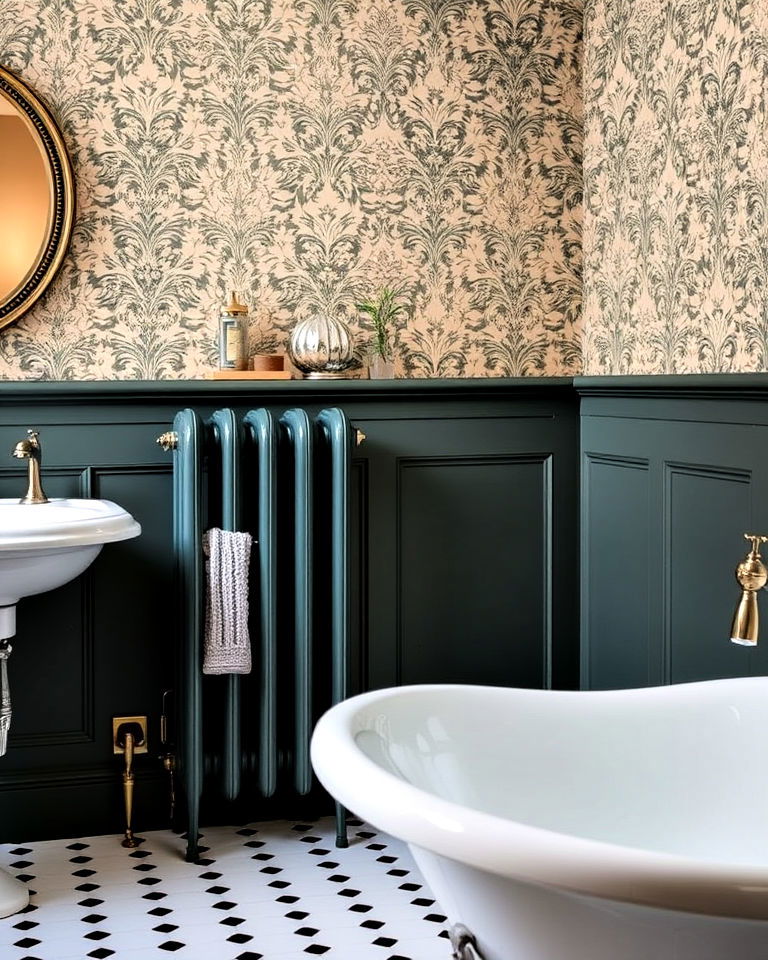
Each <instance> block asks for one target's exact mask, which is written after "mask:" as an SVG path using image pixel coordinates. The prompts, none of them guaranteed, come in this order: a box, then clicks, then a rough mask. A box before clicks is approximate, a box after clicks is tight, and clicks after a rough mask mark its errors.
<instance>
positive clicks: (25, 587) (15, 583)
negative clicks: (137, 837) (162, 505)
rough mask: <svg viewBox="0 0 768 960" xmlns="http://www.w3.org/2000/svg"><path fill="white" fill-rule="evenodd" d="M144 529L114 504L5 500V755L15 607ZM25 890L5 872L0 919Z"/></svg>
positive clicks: (0, 634) (0, 729) (1, 623)
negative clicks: (109, 545)
mask: <svg viewBox="0 0 768 960" xmlns="http://www.w3.org/2000/svg"><path fill="white" fill-rule="evenodd" d="M140 533H141V527H140V526H139V524H138V523H137V522H136V521H135V520H134V519H133V517H132V516H131V515H130V514H129V513H126V511H125V510H123V509H122V507H119V506H118V505H117V504H116V503H112V502H111V501H110V500H55V499H54V500H49V501H48V502H47V503H20V502H19V501H18V500H2V499H0V671H1V675H0V680H2V681H4V683H2V684H1V686H2V687H3V688H4V689H5V691H6V696H5V697H0V755H2V754H3V753H5V740H6V738H7V733H8V727H9V725H10V698H9V697H8V695H7V689H8V685H7V671H6V664H7V659H8V655H9V654H10V645H9V644H8V639H9V638H10V637H12V636H14V634H15V633H16V604H17V603H18V601H19V600H20V599H21V598H22V597H28V596H30V595H32V594H35V593H44V592H45V591H46V590H53V589H54V588H55V587H60V586H62V584H65V583H68V582H69V581H70V580H74V578H75V577H77V576H79V575H80V574H81V573H82V572H83V571H84V570H86V569H87V568H88V567H89V566H90V565H91V563H93V561H94V560H95V559H96V557H97V556H98V554H99V551H100V550H101V548H102V546H103V545H104V544H105V543H114V542H116V541H118V540H129V539H131V538H132V537H137V536H138V535H139V534H140ZM28 902H29V895H28V893H27V888H26V886H25V885H24V884H23V883H21V882H19V881H18V880H17V879H16V878H15V877H12V876H10V874H7V873H4V872H3V871H0V917H7V916H10V915H11V914H12V913H17V912H18V911H19V910H23V909H24V907H25V906H26V905H27V903H28Z"/></svg>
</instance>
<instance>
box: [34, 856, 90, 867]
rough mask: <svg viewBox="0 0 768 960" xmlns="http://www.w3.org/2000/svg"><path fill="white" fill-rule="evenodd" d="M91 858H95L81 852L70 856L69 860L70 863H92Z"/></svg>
mask: <svg viewBox="0 0 768 960" xmlns="http://www.w3.org/2000/svg"><path fill="white" fill-rule="evenodd" d="M91 860H93V857H86V856H84V855H83V854H81V855H80V856H79V857H70V858H69V862H70V863H90V862H91ZM25 866H26V864H25Z"/></svg>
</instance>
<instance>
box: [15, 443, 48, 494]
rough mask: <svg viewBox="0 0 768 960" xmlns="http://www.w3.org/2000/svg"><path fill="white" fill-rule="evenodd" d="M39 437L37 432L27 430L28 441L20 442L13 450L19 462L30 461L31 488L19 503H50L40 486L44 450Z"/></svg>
mask: <svg viewBox="0 0 768 960" xmlns="http://www.w3.org/2000/svg"><path fill="white" fill-rule="evenodd" d="M39 437H40V434H39V433H38V432H37V430H27V439H26V440H19V442H18V443H17V444H16V446H15V447H14V448H13V456H14V457H16V459H17V460H29V487H28V489H27V495H26V496H25V497H22V498H21V500H19V503H48V497H46V495H45V493H44V492H43V488H42V486H41V484H40V464H41V462H42V459H43V449H42V447H41V446H40V440H39Z"/></svg>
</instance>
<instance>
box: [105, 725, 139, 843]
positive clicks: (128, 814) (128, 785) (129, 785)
mask: <svg viewBox="0 0 768 960" xmlns="http://www.w3.org/2000/svg"><path fill="white" fill-rule="evenodd" d="M112 747H113V750H114V752H115V753H122V754H124V756H125V767H124V769H123V802H124V804H125V836H124V837H123V839H122V841H121V843H120V845H121V846H123V847H127V848H132V847H138V845H139V843H140V842H141V840H140V838H137V837H135V836H134V834H133V784H134V774H133V758H134V756H135V755H136V754H137V753H146V752H147V718H146V717H113V718H112Z"/></svg>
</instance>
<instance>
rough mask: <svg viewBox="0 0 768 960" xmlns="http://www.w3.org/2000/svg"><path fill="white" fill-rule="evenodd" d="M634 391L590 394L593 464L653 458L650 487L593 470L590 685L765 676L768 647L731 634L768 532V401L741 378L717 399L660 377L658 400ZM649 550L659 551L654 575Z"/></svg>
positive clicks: (588, 492)
mask: <svg viewBox="0 0 768 960" xmlns="http://www.w3.org/2000/svg"><path fill="white" fill-rule="evenodd" d="M707 379H708V380H710V381H711V380H712V378H707ZM758 385H759V384H755V385H753V386H754V387H755V389H756V388H757V386H758ZM630 386H631V389H632V391H633V395H632V396H617V395H616V392H617V391H619V390H622V391H625V392H626V391H627V390H628V389H629V387H628V386H627V385H626V384H624V385H618V384H617V385H616V386H615V389H614V390H606V391H605V392H604V393H600V395H598V394H599V391H598V390H597V389H596V388H592V393H593V394H594V395H590V396H589V397H588V398H586V399H585V400H584V401H583V416H582V431H581V434H582V435H581V445H582V451H583V456H584V458H585V459H591V460H593V461H594V460H596V459H597V460H601V461H602V462H604V463H607V462H611V461H614V462H615V461H617V460H621V459H625V460H642V461H644V462H647V471H646V473H645V480H646V482H645V483H642V484H641V483H640V482H639V480H638V479H637V475H636V479H635V480H634V481H633V480H631V479H630V477H629V474H627V473H626V471H625V475H624V481H623V482H622V481H621V480H620V479H619V478H618V476H617V474H618V471H617V470H616V471H614V477H613V479H612V481H610V482H609V483H608V484H607V485H606V483H605V481H604V471H603V473H602V474H601V471H599V470H597V471H596V470H595V469H594V467H592V468H591V469H587V468H585V473H584V491H583V498H582V529H583V531H584V544H583V548H584V552H585V556H586V557H587V558H588V559H587V561H586V562H585V564H584V581H583V584H582V616H583V631H582V653H583V660H584V662H585V663H586V664H589V668H590V669H589V672H586V671H585V674H584V677H583V683H584V685H585V686H601V687H606V686H616V687H624V686H641V685H644V684H649V683H650V684H653V683H669V682H680V681H688V680H705V679H713V678H717V677H726V676H743V675H750V674H754V673H761V674H762V673H766V672H768V642H765V641H764V642H763V643H761V644H760V645H759V646H758V647H757V648H755V649H750V648H747V647H739V646H735V645H733V644H731V643H729V637H728V632H729V627H730V621H731V617H732V614H733V609H734V606H735V603H736V600H737V597H738V590H737V587H736V584H735V581H734V577H733V570H734V567H735V565H736V563H737V562H738V561H739V560H740V559H741V558H742V557H743V555H744V553H745V544H744V541H743V539H742V533H744V532H746V531H747V530H748V529H749V528H754V529H756V530H757V531H760V532H762V531H763V530H764V529H768V502H766V499H765V497H764V495H763V491H764V490H766V489H768V486H766V484H768V424H766V422H765V414H766V405H765V404H762V403H756V402H754V399H753V400H751V401H749V402H745V401H744V392H745V389H746V388H745V387H742V386H741V385H739V384H733V382H732V380H730V379H729V380H728V382H727V383H724V384H723V386H722V388H721V389H722V396H721V399H720V400H718V401H716V400H713V399H711V398H710V397H707V398H706V399H702V400H699V401H697V400H696V399H695V398H694V397H693V396H692V394H693V393H694V392H695V390H694V388H693V387H691V388H688V389H687V395H678V394H676V393H675V389H677V387H676V385H674V384H671V385H670V390H669V392H668V395H667V397H666V399H662V397H661V396H660V395H659V392H660V390H661V389H662V386H663V385H660V384H659V383H656V384H649V385H648V396H647V398H646V397H644V396H642V395H641V387H640V385H637V384H632V385H630ZM702 389H706V390H707V391H711V390H713V389H714V386H713V384H712V383H711V382H710V383H708V384H705V385H704V386H703V387H702ZM763 396H764V398H765V399H766V400H768V394H763ZM622 543H623V551H622V550H621V544H622ZM609 549H611V550H613V552H614V554H615V556H616V562H617V567H616V569H615V570H614V571H613V573H612V572H611V570H610V569H609V567H608V560H607V552H608V550H609ZM638 549H639V550H641V551H643V552H644V551H645V550H647V572H646V565H645V562H644V561H643V560H641V558H640V557H639V556H638V554H637V551H638ZM591 564H596V565H597V569H598V574H597V575H595V574H594V570H593V571H592V572H590V565H591ZM601 564H602V573H600V569H601V567H600V565H601ZM612 585H613V590H612V589H611V586H612ZM611 629H612V632H611V635H610V636H609V631H610V630H611Z"/></svg>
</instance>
